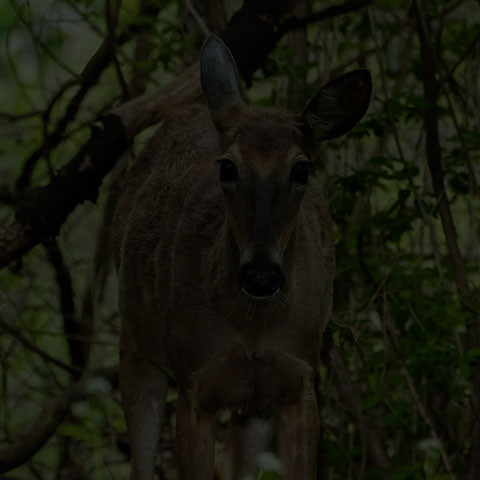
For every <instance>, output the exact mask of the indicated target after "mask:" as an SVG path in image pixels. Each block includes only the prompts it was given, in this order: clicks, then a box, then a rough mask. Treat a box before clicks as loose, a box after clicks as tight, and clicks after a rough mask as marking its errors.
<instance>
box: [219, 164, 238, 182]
mask: <svg viewBox="0 0 480 480" xmlns="http://www.w3.org/2000/svg"><path fill="white" fill-rule="evenodd" d="M217 163H219V164H220V181H221V182H222V183H224V182H236V181H237V180H238V172H237V167H236V166H235V164H234V163H233V162H232V161H231V160H229V159H228V158H221V159H220V160H217Z"/></svg>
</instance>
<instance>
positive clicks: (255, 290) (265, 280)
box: [240, 263, 283, 297]
mask: <svg viewBox="0 0 480 480" xmlns="http://www.w3.org/2000/svg"><path fill="white" fill-rule="evenodd" d="M282 283H283V274H282V270H281V269H280V267H279V266H277V265H255V264H252V263H247V264H245V265H243V266H242V268H241V269H240V285H241V287H242V288H243V290H245V291H246V292H247V293H249V294H250V295H253V296H254V297H269V296H271V295H273V294H274V293H276V292H277V291H278V289H279V288H280V287H281V286H282Z"/></svg>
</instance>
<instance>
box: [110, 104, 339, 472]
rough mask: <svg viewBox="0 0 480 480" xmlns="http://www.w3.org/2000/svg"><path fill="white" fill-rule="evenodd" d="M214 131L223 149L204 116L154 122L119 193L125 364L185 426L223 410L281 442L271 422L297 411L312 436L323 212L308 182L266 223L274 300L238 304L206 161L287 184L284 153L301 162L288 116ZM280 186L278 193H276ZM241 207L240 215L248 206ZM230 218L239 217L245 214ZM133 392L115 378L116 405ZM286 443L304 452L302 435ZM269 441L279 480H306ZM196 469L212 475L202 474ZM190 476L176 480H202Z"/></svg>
mask: <svg viewBox="0 0 480 480" xmlns="http://www.w3.org/2000/svg"><path fill="white" fill-rule="evenodd" d="M214 120H215V123H216V124H217V126H218V125H221V127H219V131H220V138H219V135H218V134H217V131H216V129H215V127H214V125H213V123H212V121H211V118H210V114H209V112H208V110H207V109H206V108H204V107H201V106H191V107H185V108H183V109H182V110H181V111H179V112H177V113H176V114H175V115H174V116H172V118H169V119H167V120H165V122H164V126H163V127H161V128H160V129H159V130H158V131H157V133H156V134H155V135H154V137H153V138H152V139H151V140H150V142H149V143H148V144H147V146H146V148H145V149H144V151H143V153H142V154H141V155H140V157H139V158H138V159H137V162H136V164H135V165H134V167H133V168H132V169H131V171H130V173H129V175H128V178H127V180H126V183H125V185H124V191H123V194H122V197H121V199H120V201H119V204H118V207H117V213H116V215H115V218H114V228H113V231H114V237H113V238H114V246H115V259H116V262H117V265H118V267H119V276H120V298H119V304H120V310H121V314H122V318H123V321H124V325H123V332H122V347H121V355H122V362H123V363H127V364H130V363H132V360H131V358H132V357H133V356H134V355H139V354H140V353H139V352H141V354H140V355H141V356H143V357H145V359H146V360H147V362H149V363H150V364H152V365H153V366H154V367H155V368H156V369H158V372H157V374H156V375H158V377H159V378H160V377H163V376H165V375H169V376H173V377H175V378H176V381H177V382H178V386H179V389H180V395H181V396H182V398H183V399H184V401H185V402H186V406H185V412H182V411H180V412H178V413H177V415H182V418H183V419H184V418H185V417H187V418H188V419H189V420H188V421H187V423H191V422H190V420H191V419H190V417H189V415H192V414H194V415H195V420H194V423H195V422H198V421H199V419H200V418H205V419H208V418H210V417H211V416H212V415H214V414H215V413H216V412H217V411H218V410H219V409H220V408H225V407H227V408H231V409H233V410H234V411H237V410H238V411H241V412H242V414H243V415H245V416H249V415H257V416H264V415H270V414H271V413H272V412H273V413H276V415H279V420H278V421H277V423H278V424H279V429H280V431H284V430H285V429H287V430H291V429H292V428H295V427H294V426H293V425H288V421H287V420H285V419H286V418H287V417H285V416H284V415H283V417H282V412H287V411H290V410H292V408H293V406H294V405H297V407H295V408H301V407H299V406H298V405H301V404H304V405H305V406H308V409H307V411H308V412H309V415H310V417H308V416H307V418H304V419H303V423H302V425H303V427H304V428H305V427H307V428H310V426H312V425H313V426H314V425H316V423H317V418H316V415H317V414H316V407H315V401H314V399H312V396H313V377H314V373H315V369H316V366H317V362H318V359H319V355H320V349H321V343H322V331H323V328H324V326H325V323H326V322H327V320H328V316H329V313H330V306H331V295H332V278H333V269H334V252H333V241H332V226H331V221H330V217H329V214H328V210H327V206H326V204H325V201H324V199H323V196H322V193H321V191H320V190H319V187H318V186H317V185H316V182H315V179H314V178H312V179H311V180H310V185H309V186H308V188H307V189H306V191H305V193H304V195H303V198H301V199H300V200H299V205H298V209H297V210H296V211H295V212H294V215H290V216H291V218H289V219H288V222H285V221H284V219H281V220H279V221H278V222H277V223H278V225H281V226H282V228H283V229H284V230H287V231H288V232H290V233H289V234H288V235H287V237H288V238H285V239H283V242H280V243H284V245H282V248H281V249H282V252H281V254H282V255H283V258H282V260H283V268H284V274H285V285H284V287H283V288H282V291H281V293H280V294H279V295H277V296H276V297H273V298H271V299H267V300H263V301H259V300H256V299H253V298H249V296H248V295H247V294H245V293H244V292H242V291H241V290H240V288H239V284H238V269H239V263H240V254H241V252H240V251H239V246H238V243H237V242H236V240H235V239H234V238H233V237H234V236H233V235H232V232H231V229H230V225H231V223H232V222H233V223H235V219H231V218H229V216H228V215H229V214H230V213H231V212H230V211H229V210H228V208H227V205H226V200H225V195H224V194H223V192H222V189H221V187H220V182H219V179H218V176H219V174H218V166H217V165H215V163H214V160H215V159H218V158H220V157H221V156H222V155H223V150H226V149H228V148H230V147H232V146H235V148H236V149H237V150H238V151H239V152H240V155H241V157H242V159H243V165H244V168H245V169H246V170H248V172H246V173H245V178H247V179H249V180H250V181H252V179H253V178H257V177H259V176H261V177H262V178H270V180H271V181H272V182H274V183H275V182H284V183H285V184H286V183H287V180H288V171H289V166H288V164H287V157H288V155H287V154H289V152H291V151H292V149H293V150H295V151H297V152H298V154H299V155H300V154H302V147H303V146H302V137H301V135H300V130H299V128H298V125H297V117H296V116H294V115H292V114H287V113H285V112H280V111H279V112H272V111H267V112H262V111H256V110H253V109H250V108H247V107H245V106H239V105H237V106H235V107H233V106H230V107H228V108H226V109H224V110H223V111H222V112H220V113H217V115H216V116H214ZM289 155H290V154H289ZM247 185H248V181H247ZM285 188H286V187H285ZM285 188H284V187H281V188H280V187H278V189H277V190H279V192H280V193H281V194H283V195H284V196H285V195H286V193H285V191H286V190H285ZM247 200H248V199H247ZM273 203H274V205H273V207H272V208H273V209H274V211H273V212H272V215H274V216H278V215H281V213H282V211H288V208H289V207H288V205H287V203H288V199H286V198H277V199H276V202H273ZM283 204H285V205H283ZM275 205H279V208H280V209H279V210H277V209H276V207H275ZM241 208H245V209H248V206H247V203H245V205H244V206H242V207H241ZM240 213H241V214H242V215H243V214H246V215H243V216H246V217H248V213H249V212H248V211H247V212H243V211H242V212H240ZM245 225H248V219H247V220H245ZM280 233H281V232H280ZM245 241H246V242H248V240H245ZM150 368H151V367H150ZM155 368H154V369H153V370H155ZM124 370H129V367H126V368H124ZM151 382H152V384H155V381H154V380H153V378H152V379H151ZM137 388H138V389H141V386H140V385H137V384H135V379H134V378H133V376H132V375H130V376H128V378H125V379H124V380H123V388H122V393H123V395H124V397H127V401H128V398H129V397H132V396H133V394H132V389H137ZM136 395H140V394H138V393H136ZM182 401H183V400H182ZM299 402H300V403H299ZM191 408H193V411H192V410H191ZM301 409H302V408H301ZM294 410H295V409H294ZM302 410H303V409H302ZM188 412H190V413H188ZM193 412H194V413H193ZM294 415H297V413H294ZM282 418H283V420H282ZM127 421H128V413H127ZM178 421H179V420H177V422H178ZM205 422H206V423H207V424H208V428H210V421H207V420H205ZM295 422H302V417H299V418H297V419H296V420H295ZM130 423H132V422H130ZM179 423H180V424H181V423H182V422H181V421H180V422H179ZM282 425H283V427H282ZM197 427H198V425H197ZM189 428H191V427H189ZM208 428H207V430H208ZM201 430H202V432H203V434H204V435H206V436H207V437H208V438H210V437H209V434H208V433H205V432H206V431H207V430H205V429H204V428H202V429H201ZM178 435H179V436H181V435H182V432H181V431H179V432H178ZM289 435H290V434H289ZM315 435H316V434H315ZM296 437H297V438H298V439H300V441H301V438H302V435H300V436H299V435H298V434H297V435H296ZM209 441H210V442H211V439H210V440H208V441H207V443H208V442H209ZM179 442H180V449H181V448H182V446H181V443H182V439H181V438H179ZM309 442H310V443H309V445H310V446H309V447H308V448H307V447H305V448H306V450H305V451H304V452H303V453H302V455H307V456H315V455H316V452H314V450H315V442H316V440H315V437H312V439H310V440H309ZM312 442H313V445H312ZM278 443H279V448H280V452H282V451H283V453H284V456H285V458H284V462H286V465H285V468H286V469H287V478H305V479H306V478H313V477H312V476H311V475H313V473H312V471H308V472H305V475H307V476H308V477H307V476H304V477H299V476H298V474H299V472H298V458H296V457H295V458H294V459H291V458H290V457H291V454H290V453H289V454H288V455H287V454H285V452H284V450H285V448H287V446H286V445H284V446H283V447H282V444H283V441H282V439H281V438H280V439H279V440H278ZM184 448H186V450H188V448H189V447H188V445H187V446H184ZM288 448H291V446H288ZM298 448H300V447H298ZM212 454H213V453H211V452H209V453H208V454H207V455H212ZM134 455H135V452H134ZM180 457H182V455H181V453H180ZM191 461H192V462H194V461H193V460H191ZM196 461H197V462H199V461H200V459H198V458H197V460H196ZM289 462H290V463H289ZM210 463H211V462H210ZM310 463H311V462H310ZM195 468H196V469H198V468H200V469H203V470H205V468H207V470H206V471H210V470H209V469H211V465H210V466H208V467H205V466H202V467H199V466H198V465H197V466H196V467H195ZM294 470H296V471H297V473H295V475H294V473H293V471H294ZM192 471H193V469H192ZM187 472H190V470H188V469H187V470H184V471H183V475H184V478H207V477H203V476H198V477H197V476H195V477H193V476H189V475H191V473H187ZM288 472H290V473H288ZM230 475H234V473H230ZM139 478H140V477H139ZM145 478H146V477H145ZM230 478H237V477H235V476H231V477H230ZM238 478H240V477H238Z"/></svg>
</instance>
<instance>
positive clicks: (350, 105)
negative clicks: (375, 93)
mask: <svg viewBox="0 0 480 480" xmlns="http://www.w3.org/2000/svg"><path fill="white" fill-rule="evenodd" d="M371 94H372V79H371V76H370V72H369V71H368V70H364V69H362V70H354V71H353V72H349V73H346V74H345V75H342V76H341V77H339V78H336V79H335V80H332V81H331V82H328V83H327V84H326V85H325V86H323V87H322V88H321V89H320V90H319V92H318V93H317V95H315V97H313V98H312V99H311V100H310V102H309V103H308V104H307V106H306V108H305V110H304V112H303V113H302V117H301V118H302V123H303V124H304V127H306V129H307V132H308V133H309V134H310V135H311V136H313V140H314V141H315V143H316V142H321V141H323V140H329V139H331V138H336V137H339V136H340V135H343V134H344V133H347V132H348V131H349V130H350V129H351V128H353V126H354V125H355V124H356V123H357V122H358V121H359V120H360V119H361V118H362V117H363V115H365V112H366V111H367V108H368V105H369V103H370V97H371Z"/></svg>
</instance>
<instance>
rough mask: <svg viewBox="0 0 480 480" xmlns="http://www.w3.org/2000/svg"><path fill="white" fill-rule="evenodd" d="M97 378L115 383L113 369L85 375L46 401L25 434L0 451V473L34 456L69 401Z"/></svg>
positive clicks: (58, 421) (66, 408)
mask: <svg viewBox="0 0 480 480" xmlns="http://www.w3.org/2000/svg"><path fill="white" fill-rule="evenodd" d="M98 377H101V378H104V379H106V380H107V381H108V382H110V383H111V384H115V383H116V377H117V373H116V369H103V370H99V371H94V372H88V373H86V374H85V375H84V376H83V377H82V378H81V379H80V380H78V381H77V382H74V383H72V384H71V385H70V386H69V387H68V388H67V389H66V390H65V391H64V392H63V393H62V394H61V395H60V396H59V397H57V398H54V399H52V400H51V401H49V402H48V403H47V405H46V406H45V408H44V409H43V410H42V412H41V413H40V415H39V416H38V418H37V420H36V421H35V422H33V423H32V426H31V427H30V428H29V429H28V431H27V432H26V433H25V434H24V435H22V436H21V437H19V438H18V439H17V440H15V441H14V442H12V443H11V445H10V446H9V447H8V448H7V449H5V450H3V451H2V452H0V473H4V472H7V471H8V470H11V469H13V468H15V467H18V466H19V465H22V464H23V463H25V462H26V461H27V460H29V459H30V458H31V457H32V456H33V455H35V453H36V452H38V450H40V448H42V446H43V445H45V443H46V442H47V441H48V440H49V438H50V437H51V436H52V435H53V434H54V433H55V431H56V429H57V427H58V426H59V425H60V423H61V422H62V420H63V419H64V417H65V415H66V414H67V413H68V411H69V409H70V405H71V404H72V402H73V401H74V400H77V399H79V398H82V397H83V396H85V395H87V394H88V386H89V383H90V381H91V380H92V379H93V378H98Z"/></svg>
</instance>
